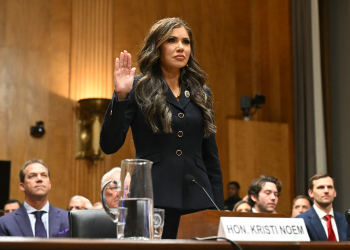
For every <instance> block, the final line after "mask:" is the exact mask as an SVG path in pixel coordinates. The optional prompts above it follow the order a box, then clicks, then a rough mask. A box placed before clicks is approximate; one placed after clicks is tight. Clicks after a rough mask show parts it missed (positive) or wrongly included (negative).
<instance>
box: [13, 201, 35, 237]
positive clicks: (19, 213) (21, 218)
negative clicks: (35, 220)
mask: <svg viewBox="0 0 350 250" xmlns="http://www.w3.org/2000/svg"><path fill="white" fill-rule="evenodd" d="M14 213H15V220H16V223H17V225H18V228H19V229H20V230H21V232H22V234H23V236H27V237H34V234H33V230H32V226H31V225H30V220H29V216H28V213H27V210H26V208H25V207H24V206H23V205H21V206H20V207H19V208H18V209H17V210H16V211H15V212H14Z"/></svg>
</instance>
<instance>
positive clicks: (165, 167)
mask: <svg viewBox="0 0 350 250" xmlns="http://www.w3.org/2000/svg"><path fill="white" fill-rule="evenodd" d="M139 79H140V77H139V76H137V77H135V81H134V87H135V85H136V83H137V81H138V80H139ZM185 90H187V86H186V85H185V84H183V83H182V84H181V96H180V100H179V101H178V100H177V99H176V98H175V96H174V95H173V93H172V92H171V91H170V90H168V94H167V103H168V106H169V108H170V110H171V112H172V129H173V133H171V134H165V133H161V134H154V133H153V132H152V130H151V128H150V126H149V125H147V124H146V122H145V118H144V115H143V113H142V111H141V110H140V108H139V106H138V104H137V103H136V100H135V91H134V88H133V89H132V91H131V92H130V93H129V96H128V98H127V99H126V100H123V101H120V102H118V101H117V97H116V96H115V95H114V96H113V99H112V101H111V103H110V105H109V107H108V110H107V112H106V114H105V120H104V123H103V126H102V130H101V135H100V146H101V149H102V150H103V152H105V153H106V154H112V153H115V152H117V151H118V150H119V149H120V148H121V147H122V145H123V144H124V141H125V137H126V134H127V132H128V129H129V126H131V129H132V135H133V140H134V144H135V149H136V158H138V159H148V160H150V161H152V162H153V166H152V180H153V194H154V204H155V206H158V207H169V208H176V209H206V208H212V207H214V206H213V205H212V203H211V202H210V200H209V198H208V197H207V196H206V195H205V193H204V192H203V190H202V189H201V188H200V187H198V186H195V185H193V184H191V183H187V182H186V181H185V180H184V176H185V175H186V174H190V175H192V176H193V177H195V178H196V180H197V182H198V183H199V184H200V185H202V186H204V188H205V189H206V190H207V192H208V193H209V195H210V196H211V197H212V198H213V200H214V201H215V202H216V204H217V205H218V207H219V208H221V209H223V207H224V197H223V185H222V174H221V168H220V161H219V157H218V149H217V145H216V140H215V134H212V135H211V136H210V137H209V138H206V139H205V138H203V134H204V131H203V115H202V112H201V111H200V109H199V108H198V107H197V106H196V105H195V104H194V103H193V102H192V101H191V99H190V98H186V97H185V95H184V92H185ZM204 90H205V91H206V93H207V94H209V95H210V90H209V88H207V87H204ZM111 110H113V113H112V115H111ZM181 113H182V114H184V117H183V118H181V117H182V115H181ZM178 131H182V132H183V136H182V137H179V136H178V134H177V133H178ZM177 150H181V151H182V155H181V156H177V155H176V151H177Z"/></svg>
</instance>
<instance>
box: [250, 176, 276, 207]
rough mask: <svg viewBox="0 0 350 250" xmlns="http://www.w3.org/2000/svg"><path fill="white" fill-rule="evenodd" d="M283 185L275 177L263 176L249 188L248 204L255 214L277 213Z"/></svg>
mask: <svg viewBox="0 0 350 250" xmlns="http://www.w3.org/2000/svg"><path fill="white" fill-rule="evenodd" d="M281 189H282V183H281V182H280V181H279V180H277V179H276V178H275V177H272V176H266V175H261V176H260V178H259V179H256V180H254V181H252V183H251V184H250V186H249V188H248V203H249V205H251V206H252V212H253V213H276V206H277V203H278V197H279V194H280V192H281Z"/></svg>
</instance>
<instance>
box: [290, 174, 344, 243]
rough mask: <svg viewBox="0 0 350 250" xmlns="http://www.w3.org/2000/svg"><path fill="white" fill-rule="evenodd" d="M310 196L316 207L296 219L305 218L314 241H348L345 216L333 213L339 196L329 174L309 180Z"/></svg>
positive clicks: (318, 175)
mask: <svg viewBox="0 0 350 250" xmlns="http://www.w3.org/2000/svg"><path fill="white" fill-rule="evenodd" d="M309 196H310V197H311V198H313V199H314V205H313V206H312V207H311V208H310V209H309V210H308V211H306V212H305V213H302V214H300V215H298V216H297V217H296V218H303V219H304V221H305V225H306V228H307V231H308V234H309V236H310V239H311V240H312V241H347V240H348V238H349V236H350V231H349V226H348V223H347V222H346V219H345V216H344V215H343V214H341V213H337V212H334V211H333V200H334V198H335V197H336V196H337V192H336V190H335V188H334V180H333V178H331V177H330V176H329V175H328V174H316V175H314V176H313V177H311V179H310V180H309Z"/></svg>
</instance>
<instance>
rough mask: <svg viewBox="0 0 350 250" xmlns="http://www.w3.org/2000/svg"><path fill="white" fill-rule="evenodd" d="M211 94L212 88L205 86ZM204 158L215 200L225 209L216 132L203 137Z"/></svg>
mask: <svg viewBox="0 0 350 250" xmlns="http://www.w3.org/2000/svg"><path fill="white" fill-rule="evenodd" d="M204 90H205V92H206V93H207V94H208V95H209V96H210V95H211V93H210V89H209V88H206V87H205V88H204ZM202 158H203V161H204V165H205V167H206V169H207V172H208V177H209V181H210V184H211V187H212V191H213V195H214V201H215V203H216V205H217V206H218V207H219V208H220V209H224V193H223V184H222V173H221V167H220V160H219V153H218V147H217V144H216V139H215V134H214V133H213V134H211V135H210V136H209V137H208V138H204V139H203V143H202Z"/></svg>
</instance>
